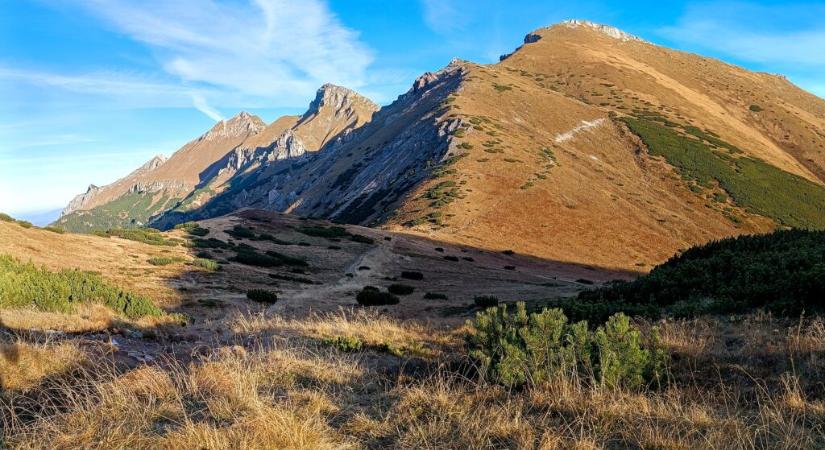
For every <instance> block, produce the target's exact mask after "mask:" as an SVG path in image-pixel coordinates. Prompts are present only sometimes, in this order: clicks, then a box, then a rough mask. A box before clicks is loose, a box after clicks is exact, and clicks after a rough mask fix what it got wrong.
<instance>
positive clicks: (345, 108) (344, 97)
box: [301, 83, 379, 122]
mask: <svg viewBox="0 0 825 450" xmlns="http://www.w3.org/2000/svg"><path fill="white" fill-rule="evenodd" d="M356 109H358V110H361V111H373V112H374V111H378V109H379V107H378V105H376V104H375V103H373V102H372V100H370V99H368V98H366V97H364V96H363V95H361V94H359V93H357V92H355V91H353V90H352V89H347V88H345V87H341V86H336V85H334V84H330V83H327V84H324V85H323V86H321V88H320V89H318V92H317V93H316V94H315V99H314V100H312V102H310V104H309V108H308V109H307V112H306V113H304V115H303V116H302V117H301V122H303V121H305V120H307V119H309V118H310V117H312V116H315V115H319V114H321V113H322V112H323V111H328V112H330V113H332V115H334V116H341V115H348V114H350V113H351V112H352V111H354V110H356Z"/></svg>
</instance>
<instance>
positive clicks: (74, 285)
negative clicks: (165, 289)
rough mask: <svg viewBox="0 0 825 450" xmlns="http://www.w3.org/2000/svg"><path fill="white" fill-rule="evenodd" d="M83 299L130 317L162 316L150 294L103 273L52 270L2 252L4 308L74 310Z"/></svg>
mask: <svg viewBox="0 0 825 450" xmlns="http://www.w3.org/2000/svg"><path fill="white" fill-rule="evenodd" d="M81 303H98V304H102V305H105V306H107V307H108V308H110V309H112V310H114V311H115V312H117V313H119V314H123V315H125V316H127V317H129V318H133V319H136V318H139V317H143V316H160V315H162V314H163V312H162V311H161V310H160V309H159V308H158V307H157V306H155V305H154V304H153V303H152V301H151V300H150V299H149V298H148V297H144V296H141V295H137V294H134V293H131V292H128V291H124V290H123V289H120V288H119V287H117V286H115V285H113V284H110V283H108V282H107V281H105V280H103V278H102V277H101V276H100V274H98V273H95V272H86V271H81V270H61V271H59V272H52V271H49V270H47V269H46V268H45V267H37V266H35V265H34V264H31V263H21V262H19V261H18V260H16V259H14V258H12V257H11V256H6V255H0V308H21V307H31V306H34V307H35V308H37V309H39V310H41V311H52V312H63V313H71V312H73V311H74V308H75V306H76V305H78V304H81Z"/></svg>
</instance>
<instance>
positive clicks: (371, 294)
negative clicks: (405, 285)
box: [355, 286, 400, 306]
mask: <svg viewBox="0 0 825 450" xmlns="http://www.w3.org/2000/svg"><path fill="white" fill-rule="evenodd" d="M355 299H356V301H358V304H359V305H363V306H381V305H396V304H398V302H399V301H400V299H399V298H398V297H396V296H395V295H393V294H391V293H389V292H381V291H379V290H378V288H377V287H374V286H364V288H363V289H362V290H361V292H359V293H358V295H357V296H356V297H355Z"/></svg>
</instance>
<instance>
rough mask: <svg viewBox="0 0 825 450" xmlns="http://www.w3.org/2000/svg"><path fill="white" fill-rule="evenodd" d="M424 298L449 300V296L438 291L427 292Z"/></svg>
mask: <svg viewBox="0 0 825 450" xmlns="http://www.w3.org/2000/svg"><path fill="white" fill-rule="evenodd" d="M424 298H425V299H427V300H447V296H446V295H444V294H439V293H437V292H427V293H426V294H424Z"/></svg>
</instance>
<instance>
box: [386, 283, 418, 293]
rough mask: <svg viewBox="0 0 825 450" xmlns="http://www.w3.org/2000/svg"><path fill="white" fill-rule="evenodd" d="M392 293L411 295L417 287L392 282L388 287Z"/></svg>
mask: <svg viewBox="0 0 825 450" xmlns="http://www.w3.org/2000/svg"><path fill="white" fill-rule="evenodd" d="M387 290H388V291H390V293H393V294H395V295H410V294H412V293H413V292H414V291H415V288H414V287H412V286H410V285H407V284H397V283H396V284H391V285H390V286H389V287H388V288H387Z"/></svg>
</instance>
